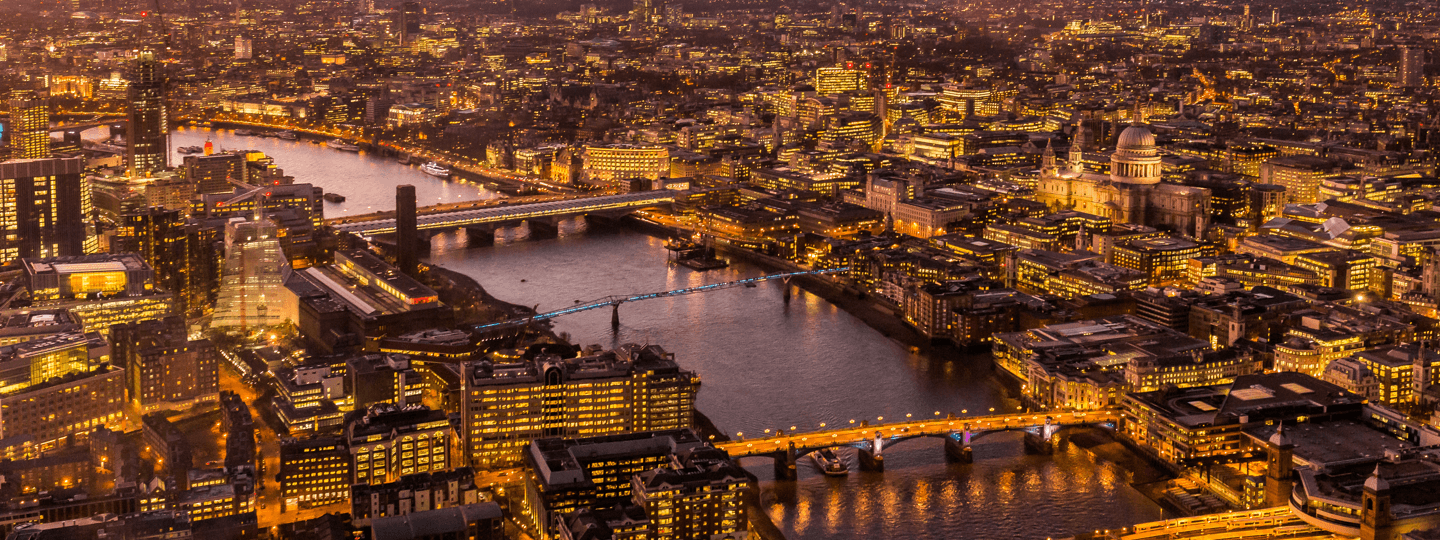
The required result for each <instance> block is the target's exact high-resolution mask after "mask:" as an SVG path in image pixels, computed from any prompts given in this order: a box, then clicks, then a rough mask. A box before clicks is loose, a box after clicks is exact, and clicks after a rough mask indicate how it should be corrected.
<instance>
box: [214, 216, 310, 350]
mask: <svg viewBox="0 0 1440 540" xmlns="http://www.w3.org/2000/svg"><path fill="white" fill-rule="evenodd" d="M289 270H290V263H289V261H288V260H287V259H286V258H285V254H284V253H282V252H281V250H280V239H279V238H278V237H277V236H276V232H275V225H274V224H272V223H270V222H269V221H267V220H264V219H260V220H247V219H245V218H232V219H231V220H230V221H229V222H228V223H226V224H225V266H224V267H223V269H222V270H221V274H220V294H219V299H218V301H217V302H216V307H215V314H214V316H213V317H212V319H211V322H210V324H211V325H212V326H216V327H219V328H235V329H239V330H241V331H246V330H250V329H254V328H263V327H266V326H274V325H277V324H280V323H282V322H284V320H285V319H284V314H285V309H284V307H283V306H282V302H283V300H284V295H283V294H282V291H281V289H283V288H284V286H285V278H284V275H285V274H286V273H288V272H289Z"/></svg>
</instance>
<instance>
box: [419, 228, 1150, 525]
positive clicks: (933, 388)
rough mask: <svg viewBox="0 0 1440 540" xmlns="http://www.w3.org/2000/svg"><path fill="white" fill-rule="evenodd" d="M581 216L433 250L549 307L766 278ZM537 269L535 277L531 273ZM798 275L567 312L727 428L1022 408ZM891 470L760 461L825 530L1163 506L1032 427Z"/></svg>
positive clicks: (780, 493)
mask: <svg viewBox="0 0 1440 540" xmlns="http://www.w3.org/2000/svg"><path fill="white" fill-rule="evenodd" d="M584 229H585V227H584V225H583V222H581V221H578V220H577V221H572V222H567V223H566V224H564V225H562V227H561V232H562V234H561V236H560V238H558V239H550V240H538V241H530V240H527V239H525V236H526V232H525V231H524V230H523V229H520V230H512V231H502V234H501V238H500V240H499V241H497V243H496V245H495V246H492V247H483V248H467V247H466V245H465V244H466V243H465V240H464V233H463V232H452V233H447V234H444V235H441V236H438V237H436V238H435V240H434V241H433V242H432V253H431V255H430V256H429V261H430V262H432V263H435V264H439V265H441V266H444V267H445V268H449V269H451V270H456V271H459V272H463V273H465V274H468V275H470V276H472V277H474V278H475V279H476V280H477V281H479V282H480V284H481V285H483V286H484V287H485V288H486V290H487V291H489V292H490V293H491V294H493V295H494V296H496V297H497V298H500V299H502V300H506V301H510V302H515V303H520V304H527V305H532V306H534V305H538V307H539V309H540V310H541V311H549V310H553V309H558V308H562V307H565V306H570V305H574V303H575V301H576V300H579V301H582V302H584V301H589V300H594V299H598V298H601V297H604V296H609V295H616V294H628V293H643V292H656V291H665V290H673V289H679V288H685V287H693V286H697V285H703V284H707V283H715V282H723V281H731V280H735V279H741V278H744V277H751V276H758V275H762V274H764V272H763V271H762V270H760V269H758V268H755V267H753V266H749V265H745V264H735V265H732V266H731V267H730V268H727V269H724V270H719V271H711V272H694V271H691V270H689V269H686V268H683V267H678V266H671V265H668V264H667V263H666V251H665V249H664V245H663V244H664V243H663V241H662V240H660V239H657V238H654V237H652V236H649V235H646V234H644V233H641V232H637V231H633V230H628V229H624V228H621V229H605V230H593V231H586V230H584ZM522 280H523V281H522ZM780 287H781V285H780V284H779V283H778V282H765V283H761V284H759V285H758V286H757V287H754V288H744V287H739V288H732V289H726V290H721V291H717V292H710V293H705V294H700V295H691V296H683V297H672V298H661V299H655V300H647V301H644V302H638V303H635V304H626V305H623V306H622V307H621V308H620V319H621V326H620V329H619V331H618V333H617V332H613V331H612V329H611V325H610V311H609V310H608V309H602V310H593V311H589V312H582V313H577V314H574V315H569V316H565V317H561V318H559V319H556V324H555V329H556V331H557V332H562V333H565V334H568V335H569V336H570V337H571V340H572V341H574V342H576V343H579V344H581V345H588V344H600V345H604V346H607V347H608V346H613V345H617V344H621V343H629V342H634V343H653V344H659V345H661V346H663V347H664V348H665V349H666V350H668V351H670V352H673V353H675V356H676V360H677V361H678V362H679V363H680V364H681V365H682V366H684V367H685V368H687V369H692V370H695V371H696V372H698V373H699V374H700V376H701V379H702V381H703V387H702V389H701V391H700V395H699V398H698V404H697V406H698V407H699V408H700V410H701V411H703V412H704V413H705V414H706V415H707V416H709V417H710V418H711V419H712V420H713V421H714V422H715V423H716V425H717V426H718V427H719V428H720V429H721V430H723V431H725V432H727V433H730V434H732V436H733V434H735V433H737V432H743V433H744V434H745V435H746V436H747V437H748V436H756V435H759V434H763V430H765V429H767V428H768V429H775V428H784V429H789V428H790V427H791V426H796V427H799V428H801V429H802V430H803V429H816V428H818V426H819V424H821V423H826V424H829V425H836V424H842V423H848V422H849V421H850V420H852V419H853V420H856V421H859V420H861V419H869V420H872V421H873V420H875V419H876V418H877V417H884V418H886V419H887V420H894V419H898V418H902V417H904V416H905V415H906V414H911V415H916V416H933V415H934V414H935V412H937V411H939V412H940V413H941V414H947V413H954V414H957V415H959V414H962V411H969V413H970V414H975V413H977V412H981V411H984V412H988V411H989V409H990V408H992V407H994V408H996V409H997V410H1013V409H1014V408H1015V407H1016V406H1017V404H1018V403H1017V402H1016V401H1015V400H1014V399H1013V398H1011V397H1010V396H1009V395H1008V392H1007V390H1006V389H1005V386H1004V385H1002V384H1000V383H999V382H998V380H997V375H996V374H995V373H994V371H993V370H992V367H991V365H992V364H991V362H990V358H989V355H988V354H980V355H962V354H960V353H955V352H937V353H933V355H931V356H926V355H922V354H913V353H911V352H910V351H909V350H908V348H907V347H905V346H903V345H901V344H899V343H897V342H894V341H892V340H890V339H887V338H885V337H884V336H882V335H881V334H880V333H879V332H877V331H875V330H873V329H871V328H870V327H868V326H866V325H865V324H864V323H863V322H861V321H860V320H858V319H856V318H855V317H853V316H851V315H849V314H848V313H846V312H844V311H841V310H840V309H838V308H836V307H835V306H834V305H832V304H830V303H829V302H827V301H825V300H823V299H821V298H819V297H817V296H814V295H811V294H808V293H805V292H797V293H796V294H795V295H794V296H793V298H792V299H791V301H790V302H789V303H788V304H786V303H785V302H783V301H782V294H781V289H780ZM885 454H886V458H885V472H883V473H862V472H859V468H858V464H857V463H856V462H855V456H854V455H853V453H849V452H848V451H842V452H841V455H842V456H844V457H845V458H846V459H847V460H849V461H850V463H851V465H852V467H851V468H852V471H853V472H852V473H851V474H850V475H849V476H848V477H845V478H831V477H826V476H823V475H821V474H819V473H818V472H817V471H816V470H815V469H814V468H813V466H811V465H810V463H809V462H808V461H802V463H801V468H800V479H799V481H798V482H772V481H769V480H770V479H771V478H772V477H773V474H772V472H771V469H770V462H769V461H768V460H762V459H756V460H754V461H753V462H751V461H745V462H744V463H743V464H744V465H746V466H747V467H749V468H750V469H751V470H752V471H754V472H755V473H756V474H757V475H758V476H760V478H761V479H762V480H764V483H763V486H762V500H763V501H764V503H765V506H766V509H767V511H768V512H769V513H770V516H771V518H772V519H773V520H774V521H775V523H776V524H777V525H778V526H779V527H780V528H781V529H782V530H783V531H784V532H785V533H786V536H787V538H790V539H791V540H800V539H821V538H844V539H850V538H854V539H859V538H914V539H950V538H977V539H978V538H986V539H990V538H1047V537H1060V536H1069V535H1071V534H1075V533H1079V532H1085V531H1094V530H1097V529H1112V528H1117V527H1121V526H1125V525H1130V524H1133V523H1137V522H1144V521H1153V520H1156V519H1160V518H1161V517H1162V515H1161V510H1160V508H1159V507H1158V506H1156V505H1155V504H1154V503H1152V502H1150V501H1149V500H1148V499H1146V498H1145V497H1144V496H1142V495H1141V494H1140V493H1138V492H1137V491H1135V490H1134V489H1132V488H1131V487H1129V485H1128V484H1127V483H1126V481H1125V476H1124V475H1125V473H1124V471H1122V470H1120V469H1119V468H1118V467H1117V466H1115V465H1114V464H1111V463H1109V462H1105V461H1099V460H1097V459H1096V458H1094V457H1092V456H1091V455H1090V454H1089V453H1088V452H1086V451H1084V450H1082V449H1079V448H1078V447H1077V446H1075V445H1067V446H1065V447H1063V449H1062V450H1061V451H1058V452H1057V453H1056V454H1055V455H1053V456H1032V455H1026V454H1025V452H1024V448H1023V443H1022V441H1021V438H1020V436H1019V435H1014V434H996V435H990V436H987V437H986V438H984V439H981V440H979V441H977V443H976V444H975V463H974V464H972V465H961V464H953V463H947V462H946V460H945V458H944V450H943V443H942V442H941V441H939V440H938V439H916V440H911V441H907V442H904V443H901V444H898V445H896V446H894V447H891V448H887V449H886V451H885Z"/></svg>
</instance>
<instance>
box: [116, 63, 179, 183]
mask: <svg viewBox="0 0 1440 540" xmlns="http://www.w3.org/2000/svg"><path fill="white" fill-rule="evenodd" d="M162 70H163V67H162V66H161V65H160V60H159V58H158V57H157V56H156V54H155V52H154V51H141V52H140V55H139V57H137V58H136V59H135V63H134V64H133V65H132V66H131V68H130V89H129V94H128V99H129V104H128V105H129V107H130V112H129V121H130V124H129V131H128V132H127V133H126V134H125V142H126V144H127V145H128V148H127V152H126V157H127V158H129V160H130V175H131V176H138V177H145V176H150V175H151V173H153V172H155V171H159V170H163V169H165V168H166V167H168V166H169V160H170V144H169V142H170V129H169V118H168V116H167V113H166V109H165V74H164V73H163V71H162Z"/></svg>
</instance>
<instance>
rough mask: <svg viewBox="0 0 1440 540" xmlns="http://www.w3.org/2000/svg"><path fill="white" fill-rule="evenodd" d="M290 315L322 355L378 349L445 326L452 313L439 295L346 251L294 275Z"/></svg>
mask: <svg viewBox="0 0 1440 540" xmlns="http://www.w3.org/2000/svg"><path fill="white" fill-rule="evenodd" d="M280 292H282V293H284V294H286V295H287V298H291V299H293V300H287V302H286V305H293V306H295V310H296V311H295V312H294V313H288V314H286V315H285V316H287V317H291V318H292V320H294V321H295V322H296V324H298V325H299V326H300V329H301V331H302V332H304V334H305V336H306V338H307V339H308V341H309V342H310V344H312V345H313V346H314V347H315V348H316V349H317V350H319V351H323V352H324V353H327V354H330V353H340V352H346V351H350V350H354V349H366V350H375V349H376V348H378V342H379V340H380V339H382V338H385V337H388V336H393V335H401V334H406V333H410V332H415V331H419V330H424V329H430V328H437V327H443V326H445V325H447V324H449V321H450V320H451V317H452V311H451V309H450V307H449V306H447V305H445V304H443V303H441V302H440V295H439V293H437V292H435V291H434V290H433V289H431V288H429V287H426V286H425V285H423V284H421V283H420V282H419V281H416V280H415V278H412V277H410V276H407V275H405V274H403V273H401V272H400V271H399V270H397V269H396V268H395V267H394V266H391V265H390V264H389V263H387V262H385V261H384V260H383V259H381V258H380V257H377V256H375V255H374V254H372V253H370V252H369V251H365V250H340V251H337V252H336V253H335V264H330V265H324V266H312V267H310V268H306V269H304V270H301V271H297V272H294V273H292V274H291V275H290V277H289V279H288V280H287V281H286V283H285V288H284V289H283V290H281V291H280Z"/></svg>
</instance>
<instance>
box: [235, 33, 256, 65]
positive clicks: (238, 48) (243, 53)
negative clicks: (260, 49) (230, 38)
mask: <svg viewBox="0 0 1440 540" xmlns="http://www.w3.org/2000/svg"><path fill="white" fill-rule="evenodd" d="M254 45H255V42H254V41H253V40H251V39H250V38H248V37H245V36H235V59H236V60H249V59H250V58H251V56H252V55H253V52H252V51H251V49H252V47H254Z"/></svg>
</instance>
